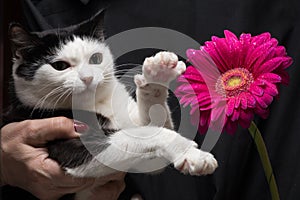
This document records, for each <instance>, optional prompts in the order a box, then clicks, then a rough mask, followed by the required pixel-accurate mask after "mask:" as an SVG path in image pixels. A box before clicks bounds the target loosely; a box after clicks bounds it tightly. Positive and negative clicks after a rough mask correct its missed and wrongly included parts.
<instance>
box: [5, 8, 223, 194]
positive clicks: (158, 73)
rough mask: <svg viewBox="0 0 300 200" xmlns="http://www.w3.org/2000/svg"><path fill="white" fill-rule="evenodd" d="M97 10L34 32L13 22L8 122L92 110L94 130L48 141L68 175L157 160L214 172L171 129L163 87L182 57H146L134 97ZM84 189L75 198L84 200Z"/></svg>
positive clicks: (86, 116)
mask: <svg viewBox="0 0 300 200" xmlns="http://www.w3.org/2000/svg"><path fill="white" fill-rule="evenodd" d="M103 17H104V14H103V12H99V13H97V14H96V15H95V16H94V17H92V18H91V19H89V20H86V21H84V22H82V23H80V24H78V25H73V26H70V27H67V28H62V29H55V30H47V31H43V32H36V33H30V32H28V31H26V30H25V29H24V28H23V27H22V26H21V25H19V24H12V25H11V27H10V38H11V41H12V45H11V46H12V51H13V57H14V60H13V66H12V68H13V69H12V74H13V87H14V93H15V95H16V99H15V101H14V102H13V104H12V106H11V108H12V109H11V111H10V112H9V114H8V116H7V118H6V119H7V120H6V122H7V123H8V122H12V121H20V120H24V119H34V118H44V117H52V116H61V115H62V116H66V117H69V118H74V116H73V115H74V110H75V109H76V112H77V113H79V114H78V116H79V118H80V120H81V121H85V122H86V123H88V124H89V125H90V121H93V119H94V117H95V114H94V113H96V115H97V120H99V123H100V126H101V129H100V131H99V130H98V129H97V125H95V126H94V125H90V129H89V131H88V132H87V133H84V134H82V135H81V137H80V138H77V139H70V140H57V141H53V142H49V144H48V146H47V147H48V151H49V157H50V158H53V159H54V160H56V161H57V162H58V163H59V164H60V165H61V166H62V168H63V169H64V170H65V172H66V173H67V174H69V175H72V176H74V177H102V176H105V175H108V174H112V173H115V172H116V171H117V170H124V171H130V170H132V169H134V168H135V167H136V166H139V164H140V163H141V162H144V161H149V160H155V159H161V160H165V161H168V162H170V163H172V164H173V165H174V167H175V168H176V169H178V170H179V171H180V172H182V173H184V174H190V175H205V174H211V173H213V172H214V170H215V169H216V168H217V166H218V164H217V161H216V159H215V158H214V156H213V155H212V154H210V153H208V152H204V151H201V150H200V149H198V148H197V144H196V143H195V142H194V141H191V140H189V139H187V138H185V137H183V136H181V135H180V134H178V133H177V132H175V131H174V130H173V126H174V125H173V122H172V119H171V114H170V110H169V107H168V104H167V98H168V89H167V88H168V84H169V83H170V82H171V81H172V80H174V79H176V77H177V76H179V75H180V74H182V73H184V71H185V68H186V66H185V64H184V62H182V61H178V57H177V56H176V55H175V54H174V53H171V52H167V51H162V52H158V53H157V54H156V55H155V56H152V57H148V58H146V59H145V61H144V63H143V66H142V74H137V75H135V77H134V82H135V84H136V100H134V99H133V98H132V97H131V95H130V94H129V93H128V91H127V90H126V87H125V85H124V84H122V83H121V82H120V81H119V80H118V78H117V77H116V76H115V69H114V60H113V56H112V54H111V52H110V49H109V47H108V46H107V45H106V44H105V42H104V34H103ZM74 97H76V98H75V99H76V100H75V101H74ZM153 108H158V109H156V110H155V109H154V110H153ZM76 119H77V118H76ZM161 121H163V122H164V123H163V124H162V126H163V127H162V126H161V124H160V123H161ZM88 192H89V189H87V190H85V191H83V192H79V193H77V194H76V197H75V198H76V199H81V200H84V199H86V198H87V197H86V196H87V195H86V194H87V193H88Z"/></svg>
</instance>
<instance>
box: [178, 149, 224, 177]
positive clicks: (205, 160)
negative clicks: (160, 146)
mask: <svg viewBox="0 0 300 200" xmlns="http://www.w3.org/2000/svg"><path fill="white" fill-rule="evenodd" d="M174 167H175V168H176V169H178V170H179V171H180V172H182V173H183V174H190V175H196V176H200V175H207V174H212V173H213V172H214V171H215V169H216V168H217V167H218V163H217V161H216V159H215V158H214V156H213V155H212V154H211V153H208V152H204V151H201V150H200V149H197V148H195V147H192V148H190V149H189V150H188V151H186V152H185V153H184V154H183V155H182V156H181V157H180V158H179V159H177V160H176V161H175V162H174Z"/></svg>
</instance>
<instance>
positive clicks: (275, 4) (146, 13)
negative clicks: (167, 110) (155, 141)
mask: <svg viewBox="0 0 300 200" xmlns="http://www.w3.org/2000/svg"><path fill="white" fill-rule="evenodd" d="M23 2H24V3H23V4H24V10H25V15H26V19H27V20H26V21H27V22H28V26H29V28H30V29H31V30H35V31H36V30H44V29H47V28H49V27H63V26H65V25H69V24H74V23H77V22H80V21H81V20H83V19H86V18H88V17H89V16H90V15H92V14H93V13H95V12H96V10H97V9H98V8H99V7H102V6H104V5H106V4H107V2H106V1H97V0H90V2H89V3H88V4H87V5H86V6H83V4H82V3H81V2H80V1H73V0H66V1H61V0H40V1H38V0H31V1H30V0H25V1H23ZM299 13H300V3H299V1H296V0H294V1H292V0H288V1H287V0H265V1H262V0H252V1H239V0H227V1H223V0H210V1H199V0H189V1H187V0H176V1H174V0H164V1H160V0H152V1H149V0H136V1H132V0H119V1H111V2H110V6H109V7H108V9H107V13H106V20H105V27H106V35H107V36H112V35H114V34H117V33H119V32H121V31H125V30H128V29H132V28H137V27H144V26H155V27H165V28H169V29H173V30H177V31H180V32H182V33H184V34H186V35H188V36H190V37H192V38H194V39H195V40H197V41H198V42H199V43H203V42H204V41H206V40H210V37H211V36H212V35H217V36H223V30H224V29H229V30H231V31H233V32H234V33H236V34H240V33H242V32H249V33H252V34H253V35H256V34H259V33H262V32H266V31H268V32H270V33H271V34H272V36H273V37H275V38H277V39H278V41H279V43H280V44H281V45H284V46H285V47H286V48H287V52H288V54H289V55H290V56H292V57H293V58H294V64H293V66H292V67H291V68H289V69H288V72H289V74H290V75H291V82H290V84H289V86H288V87H282V88H281V90H280V98H279V99H275V101H274V103H273V104H272V106H271V115H270V117H269V118H268V119H267V120H264V121H262V120H261V119H256V122H257V124H258V126H259V128H260V130H261V131H262V133H263V137H264V140H265V142H266V145H267V148H268V152H269V155H270V158H271V162H272V166H273V169H274V174H275V177H276V180H277V183H278V188H279V193H280V196H281V199H283V200H298V199H300V173H299V172H300V170H299V169H300V161H299V155H300V145H299V139H300V135H299V128H300V126H299V124H300V103H299V98H300V89H299V84H300V79H299V74H300V67H299V65H300V61H299V59H300V57H299V52H300V39H299V36H300V20H299V19H300V18H299V17H300V16H299ZM167 39H168V38H166V40H167ZM132 42H134V41H132ZM172 42H176V41H172ZM149 52H154V51H152V50H141V51H135V52H132V53H129V54H126V55H124V56H122V57H120V58H119V59H118V60H117V63H118V64H121V63H130V62H132V63H141V62H142V60H143V59H144V57H146V56H149V54H148V53H149ZM203 137H204V136H200V135H198V136H197V138H196V139H195V140H196V141H197V142H198V143H199V144H201V143H202V141H203ZM212 153H213V154H214V155H215V157H216V158H217V160H218V162H219V168H218V169H217V171H216V172H215V173H214V174H213V175H210V176H205V177H192V176H184V175H182V174H180V173H178V172H177V171H175V170H174V169H172V168H171V167H168V168H167V169H166V171H165V172H164V173H162V174H159V175H154V176H150V175H144V174H130V175H128V176H127V177H126V181H127V188H126V190H125V191H124V193H123V194H122V195H121V197H120V199H129V196H130V195H132V194H134V193H140V194H141V195H142V196H143V197H144V199H145V200H166V199H172V200H183V199H184V200H200V199H205V200H210V199H213V200H253V199H255V200H268V199H270V193H269V189H268V185H267V181H266V178H265V176H264V172H263V169H262V165H261V162H260V159H259V156H258V153H257V151H256V149H255V147H254V144H253V142H252V139H251V137H250V135H249V133H248V132H247V131H246V130H242V129H239V130H238V131H237V133H236V134H235V135H227V134H222V136H221V138H220V139H219V141H218V143H217V144H216V146H215V147H214V149H213V151H212Z"/></svg>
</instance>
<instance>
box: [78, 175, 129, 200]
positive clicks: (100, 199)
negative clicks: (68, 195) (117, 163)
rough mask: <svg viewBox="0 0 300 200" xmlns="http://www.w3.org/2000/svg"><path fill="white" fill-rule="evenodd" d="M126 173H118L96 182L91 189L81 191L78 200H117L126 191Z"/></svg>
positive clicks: (98, 179)
mask: <svg viewBox="0 0 300 200" xmlns="http://www.w3.org/2000/svg"><path fill="white" fill-rule="evenodd" d="M125 174H126V173H124V172H118V173H116V174H111V175H108V176H105V177H100V178H97V179H96V180H95V183H94V185H93V186H92V187H91V189H90V188H89V189H86V190H84V191H81V192H80V194H78V196H76V199H78V200H79V199H83V198H84V199H89V200H117V199H118V197H119V196H120V194H121V193H122V192H123V190H124V189H125V182H124V177H125Z"/></svg>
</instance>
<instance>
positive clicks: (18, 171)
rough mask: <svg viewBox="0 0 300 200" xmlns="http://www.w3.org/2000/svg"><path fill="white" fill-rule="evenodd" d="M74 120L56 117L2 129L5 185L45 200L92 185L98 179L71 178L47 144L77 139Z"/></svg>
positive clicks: (15, 124) (14, 124)
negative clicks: (23, 190) (53, 141)
mask: <svg viewBox="0 0 300 200" xmlns="http://www.w3.org/2000/svg"><path fill="white" fill-rule="evenodd" d="M78 136H79V134H78V133H76V132H75V130H74V123H73V120H70V119H67V118H64V117H56V118H49V119H41V120H26V121H23V122H17V123H11V124H8V125H6V126H4V127H3V128H2V129H1V165H2V166H1V171H2V181H3V182H4V183H5V184H9V185H12V186H17V187H20V188H23V189H25V190H27V191H29V192H31V193H32V194H33V195H35V196H36V197H38V198H39V199H43V200H52V199H58V198H59V197H61V196H63V195H64V194H67V193H74V192H77V191H80V190H83V189H84V188H86V187H88V186H90V185H92V184H93V183H94V179H83V178H80V179H79V178H74V177H71V176H68V175H66V174H65V173H64V171H63V170H62V169H61V168H60V166H59V165H58V163H56V162H55V161H54V160H52V159H50V158H48V153H47V149H46V148H45V144H46V143H47V142H48V141H52V140H55V139H62V138H74V137H78Z"/></svg>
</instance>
